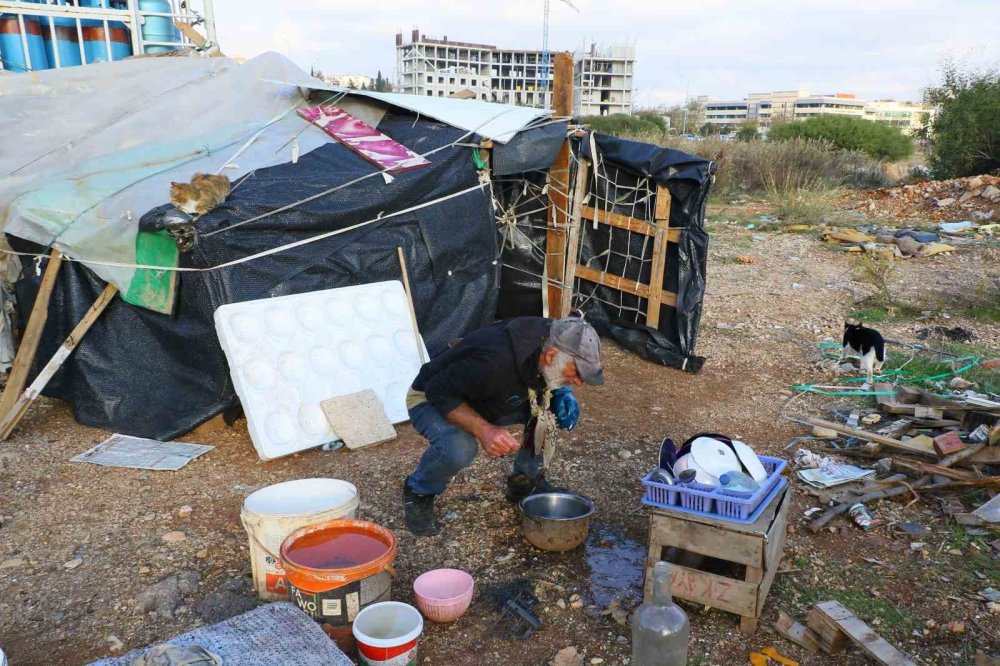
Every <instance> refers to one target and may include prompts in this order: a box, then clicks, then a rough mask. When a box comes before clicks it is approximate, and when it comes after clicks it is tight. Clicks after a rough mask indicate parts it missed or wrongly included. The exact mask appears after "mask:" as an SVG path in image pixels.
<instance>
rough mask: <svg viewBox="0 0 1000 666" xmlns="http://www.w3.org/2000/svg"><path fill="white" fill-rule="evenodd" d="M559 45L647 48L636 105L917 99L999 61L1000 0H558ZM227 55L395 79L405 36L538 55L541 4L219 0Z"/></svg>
mask: <svg viewBox="0 0 1000 666" xmlns="http://www.w3.org/2000/svg"><path fill="white" fill-rule="evenodd" d="M551 1H552V5H551V10H550V23H549V48H550V50H552V51H571V50H575V49H578V48H581V47H583V46H584V45H588V46H589V44H590V43H591V42H596V43H597V44H599V45H603V46H610V45H617V44H625V43H632V44H634V45H635V49H636V65H635V91H634V93H635V94H634V103H635V105H636V106H639V107H652V106H657V105H665V104H674V103H680V102H683V101H684V99H685V98H686V97H687V96H688V95H690V96H691V97H694V96H697V95H710V96H711V97H713V98H716V99H742V98H743V97H744V96H745V95H746V94H747V93H749V92H767V91H773V90H807V91H809V92H811V93H814V94H818V93H833V92H850V93H855V94H856V95H857V96H858V97H860V98H863V99H897V100H913V101H917V100H919V99H920V98H921V91H922V90H923V88H924V87H926V86H928V85H931V84H934V83H935V82H936V81H937V80H938V78H939V73H940V67H941V64H942V62H943V61H944V60H945V59H946V58H950V59H953V60H957V61H959V62H962V63H966V64H968V65H970V66H973V67H975V66H982V65H989V64H996V63H998V62H1000V39H997V31H998V28H1000V18H998V14H997V11H996V4H995V0H949V1H948V2H941V1H938V0H812V1H810V2H807V1H806V0H797V1H795V2H792V1H784V2H781V1H772V2H766V1H764V0H741V1H739V2H723V1H721V0H697V1H693V0H688V1H687V2H670V1H669V0H573V2H574V4H575V5H576V6H577V7H578V8H579V12H576V11H574V10H573V9H572V8H570V7H569V6H567V5H566V4H564V1H562V0H551ZM214 7H215V18H216V29H217V33H218V38H219V43H220V45H221V47H222V50H223V51H224V52H225V53H226V54H227V55H231V56H245V57H252V56H254V55H257V54H259V53H263V52H266V51H278V52H280V53H284V54H285V55H286V56H288V57H290V58H291V59H292V60H293V61H295V62H296V63H297V64H298V65H299V66H300V67H302V68H303V69H305V70H308V69H309V68H310V67H316V68H318V69H321V70H322V71H323V72H324V73H326V74H363V75H367V76H372V77H374V76H375V73H376V72H377V71H378V70H381V71H382V74H383V75H384V76H386V77H388V78H389V79H390V80H394V78H395V64H396V55H395V41H394V40H395V35H396V32H397V31H402V32H403V36H404V41H405V42H408V41H409V38H410V32H411V30H412V29H413V28H419V29H420V31H421V33H422V34H425V35H428V36H431V37H437V38H440V37H444V36H447V37H448V38H449V39H450V40H454V41H466V42H476V43H487V44H494V45H497V46H503V47H506V48H521V49H540V48H541V42H542V16H543V7H544V1H543V0H507V1H503V2H501V1H489V0H487V1H478V2H464V3H457V2H447V3H445V2H434V0H430V1H428V0H423V1H419V0H379V1H378V2H377V3H376V4H375V5H368V4H367V3H364V2H355V3H349V2H332V1H322V0H297V1H296V2H280V3H276V2H273V0H272V1H269V2H265V0H214Z"/></svg>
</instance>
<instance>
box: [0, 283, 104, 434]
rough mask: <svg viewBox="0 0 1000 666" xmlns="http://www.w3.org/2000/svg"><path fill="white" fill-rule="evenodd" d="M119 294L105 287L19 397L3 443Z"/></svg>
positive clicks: (5, 423)
mask: <svg viewBox="0 0 1000 666" xmlns="http://www.w3.org/2000/svg"><path fill="white" fill-rule="evenodd" d="M117 293H118V288H117V287H115V286H114V285H113V284H108V285H107V286H106V287H104V291H102V292H101V294H100V295H99V296H98V297H97V300H95V301H94V304H93V305H91V306H90V309H89V310H87V313H86V314H84V315H83V319H81V320H80V323H79V324H77V325H76V326H75V327H74V328H73V330H72V331H70V334H69V335H68V336H67V337H66V340H65V341H64V342H63V343H62V345H61V346H60V347H59V349H57V350H56V353H55V354H53V355H52V358H51V359H49V362H48V363H46V364H45V367H44V368H42V369H41V371H40V372H39V373H38V376H37V377H35V380H34V381H33V382H31V385H30V386H28V388H26V389H25V390H24V393H22V394H21V395H20V397H18V399H17V402H15V403H14V406H13V407H11V410H10V412H8V413H7V414H6V415H5V416H4V417H3V420H2V421H0V441H3V440H5V439H7V438H8V437H10V433H11V432H12V431H13V430H14V426H16V425H17V424H18V422H19V421H20V420H21V418H22V417H23V416H24V414H25V412H27V411H28V407H30V406H31V404H32V403H33V402H34V401H35V400H36V399H37V398H38V396H39V395H40V394H41V392H42V389H43V388H45V385H46V384H48V383H49V380H50V379H52V376H53V375H54V374H56V371H57V370H59V368H61V367H62V364H63V363H65V362H66V359H67V358H69V355H70V354H71V353H72V352H73V350H74V349H76V346H77V345H78V344H79V343H80V340H81V339H82V338H83V336H84V335H85V334H86V333H87V331H89V330H90V327H91V326H92V325H93V324H94V322H95V321H97V318H98V317H99V316H100V315H101V313H102V312H104V309H105V308H106V307H108V303H110V302H111V300H112V299H113V298H114V297H115V294H117Z"/></svg>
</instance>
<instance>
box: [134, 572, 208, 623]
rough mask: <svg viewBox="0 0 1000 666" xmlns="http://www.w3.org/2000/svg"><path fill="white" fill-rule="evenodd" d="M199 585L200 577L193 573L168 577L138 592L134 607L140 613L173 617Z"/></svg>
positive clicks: (182, 573)
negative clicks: (184, 600)
mask: <svg viewBox="0 0 1000 666" xmlns="http://www.w3.org/2000/svg"><path fill="white" fill-rule="evenodd" d="M200 583H201V576H200V575H199V574H198V573H197V572H194V571H184V572H181V573H179V574H174V575H173V576H168V577H166V578H164V579H163V580H161V581H159V582H157V583H153V584H152V585H150V586H149V587H147V588H146V589H145V590H143V591H142V592H140V593H139V596H137V597H136V599H135V603H136V607H137V608H138V610H139V612H140V613H151V612H155V613H156V614H157V616H164V617H174V613H175V612H176V611H177V609H178V608H179V607H180V605H181V602H182V601H183V599H184V598H185V597H188V596H190V595H192V594H194V593H195V592H197V591H198V586H199V584H200Z"/></svg>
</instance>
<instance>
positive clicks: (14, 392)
mask: <svg viewBox="0 0 1000 666" xmlns="http://www.w3.org/2000/svg"><path fill="white" fill-rule="evenodd" d="M60 266H62V254H61V253H60V252H59V250H52V254H51V255H49V261H48V264H47V265H46V266H45V275H43V276H42V283H41V284H40V285H39V287H38V294H36V295H35V304H34V305H33V306H32V308H31V314H30V315H29V316H28V325H27V326H25V327H24V335H23V336H21V345H20V347H18V350H17V355H16V356H15V357H14V367H13V368H11V371H10V377H9V378H8V379H7V386H6V387H4V390H3V398H0V415H3V416H6V415H7V414H9V413H10V410H11V408H13V407H14V403H15V402H17V399H18V397H19V396H20V395H21V394H22V393H23V392H24V387H25V385H26V384H27V383H28V373H29V372H30V371H31V365H32V364H33V363H34V362H35V354H36V353H37V352H38V343H39V342H40V341H41V339H42V330H43V329H44V328H45V322H46V321H47V320H48V318H49V301H50V300H51V299H52V290H53V288H54V287H55V284H56V276H57V275H58V273H59V267H60Z"/></svg>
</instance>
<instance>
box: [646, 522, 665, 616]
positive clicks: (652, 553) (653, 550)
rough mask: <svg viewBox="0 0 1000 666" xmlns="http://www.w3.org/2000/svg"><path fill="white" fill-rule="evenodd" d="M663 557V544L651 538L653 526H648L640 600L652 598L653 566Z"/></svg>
mask: <svg viewBox="0 0 1000 666" xmlns="http://www.w3.org/2000/svg"><path fill="white" fill-rule="evenodd" d="M661 559H663V546H662V545H660V544H659V543H657V542H656V541H655V540H654V539H653V526H652V524H650V526H649V553H648V554H647V555H646V572H645V575H644V578H643V585H642V600H643V601H649V600H650V599H652V598H653V567H654V566H656V563H657V562H659V561H660V560H661Z"/></svg>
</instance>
